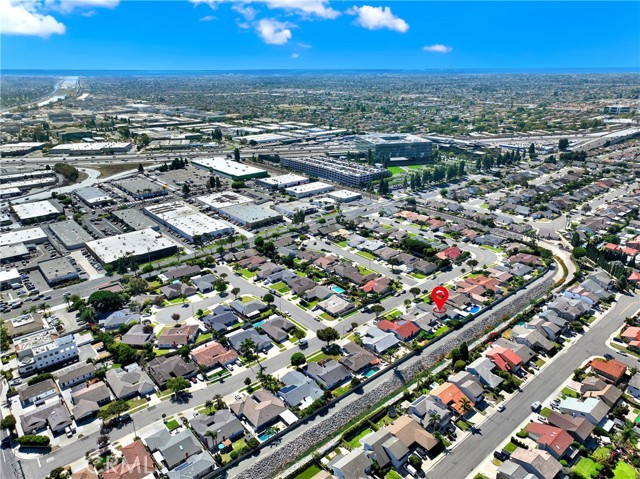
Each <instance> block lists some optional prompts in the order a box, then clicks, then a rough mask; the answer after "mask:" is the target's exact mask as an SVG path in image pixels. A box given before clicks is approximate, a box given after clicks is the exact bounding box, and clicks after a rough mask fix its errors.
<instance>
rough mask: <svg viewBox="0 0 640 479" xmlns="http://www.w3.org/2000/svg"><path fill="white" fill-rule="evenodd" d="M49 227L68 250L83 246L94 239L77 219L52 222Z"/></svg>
mask: <svg viewBox="0 0 640 479" xmlns="http://www.w3.org/2000/svg"><path fill="white" fill-rule="evenodd" d="M49 229H50V230H51V232H52V233H53V234H54V235H55V236H56V238H58V240H59V241H60V242H61V243H62V246H64V247H65V248H66V249H68V250H71V249H78V248H82V247H83V246H84V245H85V244H86V243H87V241H91V240H93V238H92V237H91V235H90V234H89V233H87V232H86V231H85V230H84V229H83V228H82V226H80V225H79V224H78V223H76V221H75V220H67V221H58V222H57V223H53V224H50V225H49Z"/></svg>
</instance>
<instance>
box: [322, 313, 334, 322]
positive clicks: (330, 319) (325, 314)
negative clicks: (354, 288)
mask: <svg viewBox="0 0 640 479" xmlns="http://www.w3.org/2000/svg"><path fill="white" fill-rule="evenodd" d="M320 317H321V318H322V319H326V320H327V321H335V320H336V318H334V317H333V316H331V315H330V314H329V313H322V314H321V315H320Z"/></svg>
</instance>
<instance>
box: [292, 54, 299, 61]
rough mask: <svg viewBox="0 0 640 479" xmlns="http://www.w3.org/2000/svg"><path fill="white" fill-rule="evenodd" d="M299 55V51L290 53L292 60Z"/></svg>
mask: <svg viewBox="0 0 640 479" xmlns="http://www.w3.org/2000/svg"><path fill="white" fill-rule="evenodd" d="M299 57H300V54H299V53H292V54H291V58H293V59H294V60H295V59H296V58H299Z"/></svg>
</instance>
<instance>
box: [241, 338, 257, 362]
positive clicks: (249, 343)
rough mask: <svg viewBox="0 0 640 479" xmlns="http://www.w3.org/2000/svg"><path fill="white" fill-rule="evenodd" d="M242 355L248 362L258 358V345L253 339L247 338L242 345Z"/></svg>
mask: <svg viewBox="0 0 640 479" xmlns="http://www.w3.org/2000/svg"><path fill="white" fill-rule="evenodd" d="M240 353H241V354H242V355H243V356H244V357H245V358H246V359H247V361H253V360H255V359H256V357H257V356H258V345H257V344H256V343H255V341H254V340H253V339H251V338H247V339H245V340H244V341H242V343H240Z"/></svg>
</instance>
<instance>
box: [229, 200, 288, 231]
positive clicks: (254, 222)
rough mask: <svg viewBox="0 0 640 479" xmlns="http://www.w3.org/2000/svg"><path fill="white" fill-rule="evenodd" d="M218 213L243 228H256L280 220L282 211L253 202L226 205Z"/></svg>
mask: <svg viewBox="0 0 640 479" xmlns="http://www.w3.org/2000/svg"><path fill="white" fill-rule="evenodd" d="M220 214H221V215H222V216H225V217H227V218H228V219H229V220H230V221H232V222H234V223H237V224H239V225H242V226H244V227H245V228H258V227H260V226H264V225H268V224H271V223H275V222H277V221H282V213H278V212H277V211H274V210H272V209H271V208H269V207H267V206H262V205H255V204H253V203H247V204H243V205H234V206H227V207H226V208H221V209H220Z"/></svg>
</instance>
